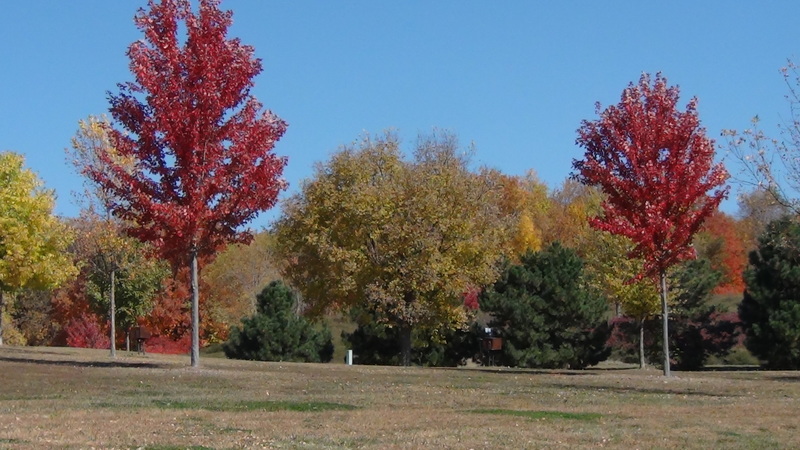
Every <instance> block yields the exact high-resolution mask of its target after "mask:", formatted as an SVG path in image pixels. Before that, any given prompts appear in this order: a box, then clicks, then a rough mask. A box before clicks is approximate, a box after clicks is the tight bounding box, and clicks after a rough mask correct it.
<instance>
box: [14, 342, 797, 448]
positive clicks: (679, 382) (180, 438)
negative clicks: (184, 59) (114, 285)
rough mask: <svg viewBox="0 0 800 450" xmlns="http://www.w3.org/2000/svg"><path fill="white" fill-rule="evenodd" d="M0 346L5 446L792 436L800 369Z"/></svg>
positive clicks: (791, 441) (540, 443) (729, 443)
mask: <svg viewBox="0 0 800 450" xmlns="http://www.w3.org/2000/svg"><path fill="white" fill-rule="evenodd" d="M188 364H189V359H188V357H175V356H161V355H146V356H129V355H126V354H125V353H124V352H122V353H121V355H120V356H119V357H118V358H117V359H116V360H111V359H109V358H108V356H107V352H106V351H99V350H83V349H67V348H64V349H62V348H20V347H0V372H1V373H2V374H3V379H2V384H0V448H42V447H45V448H47V447H50V448H52V447H56V448H91V447H100V448H108V447H114V448H139V447H143V448H153V449H171V448H262V447H269V448H296V447H302V448H338V447H370V448H392V447H411V448H433V447H438V448H441V447H447V448H465V449H466V448H490V447H491V448H542V447H547V448H559V447H562V448H576V447H577V448H588V447H591V448H596V447H609V448H686V447H690V448H709V447H716V448H791V447H794V448H797V447H800V422H799V421H798V419H797V416H798V411H800V373H797V372H767V371H718V372H693V373H686V372H677V373H676V375H675V376H674V377H671V378H668V379H667V378H664V377H662V376H661V375H660V372H658V371H656V370H646V371H640V370H636V369H626V368H606V369H595V370H584V371H539V370H516V369H498V368H458V369H429V368H399V367H369V366H345V365H343V364H286V363H259V362H245V361H229V360H225V359H220V358H205V359H202V360H201V364H202V368H200V369H191V368H189V367H187V366H188Z"/></svg>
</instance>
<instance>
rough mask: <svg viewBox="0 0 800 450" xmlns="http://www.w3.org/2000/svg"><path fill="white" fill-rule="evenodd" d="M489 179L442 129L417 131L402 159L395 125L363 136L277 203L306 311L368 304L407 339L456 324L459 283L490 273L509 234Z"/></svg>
mask: <svg viewBox="0 0 800 450" xmlns="http://www.w3.org/2000/svg"><path fill="white" fill-rule="evenodd" d="M495 179H496V177H490V176H488V174H487V173H486V172H485V171H482V172H479V173H475V172H472V171H471V170H470V169H469V161H468V158H467V156H466V154H464V153H463V152H461V151H460V150H459V148H458V143H457V140H456V138H455V137H454V136H452V135H449V134H434V135H432V136H426V137H421V138H419V140H418V142H417V146H416V150H415V152H414V158H413V160H411V161H406V160H404V159H403V157H402V154H401V151H400V147H399V141H398V138H397V137H396V136H395V135H394V134H391V133H387V134H385V135H383V136H380V137H378V138H377V139H373V138H370V137H365V138H364V139H363V140H362V141H361V142H359V143H358V144H356V145H355V146H351V147H346V148H344V149H342V150H341V151H339V152H338V153H336V154H335V155H333V157H332V158H331V160H330V161H329V162H327V163H325V164H322V165H319V166H318V167H317V169H316V173H315V176H314V178H313V179H312V180H311V181H309V182H307V183H306V184H305V185H304V186H303V189H302V192H300V193H298V194H296V195H295V196H293V197H291V198H290V199H288V200H287V202H286V203H285V204H284V209H283V217H282V218H281V219H280V221H279V222H278V223H277V227H276V237H277V242H278V253H279V254H280V256H281V258H282V259H283V260H285V261H286V262H287V265H286V267H285V269H284V273H285V275H286V277H287V278H288V279H289V280H290V281H291V283H292V285H294V286H297V287H298V289H299V290H300V291H301V292H302V294H303V297H304V299H305V300H306V301H307V302H309V305H310V307H311V309H312V311H314V312H317V313H319V312H321V311H323V310H325V309H327V308H331V307H340V308H345V309H346V308H349V307H353V306H360V307H363V309H365V310H370V311H375V313H376V315H377V317H378V318H379V319H378V320H380V321H381V322H383V323H385V324H387V325H390V326H398V327H400V328H402V329H404V334H403V336H404V337H405V339H406V342H407V344H408V345H410V341H411V333H410V330H411V328H412V327H418V326H423V327H427V329H430V330H438V329H441V328H458V327H460V326H462V325H463V324H464V323H465V322H466V320H467V318H468V315H467V312H466V310H465V308H464V307H463V296H462V294H463V293H464V292H465V291H468V290H469V289H470V288H472V287H473V286H482V285H486V284H487V283H490V282H492V281H493V280H494V279H495V277H496V275H497V265H496V262H497V261H498V259H499V257H500V255H501V254H502V252H503V245H504V243H505V242H506V241H507V238H506V236H507V232H506V228H507V227H506V219H505V218H504V217H503V216H502V215H501V213H500V210H499V206H498V205H499V200H500V196H501V191H500V186H499V185H497V184H496V183H495V182H494V180H495ZM403 352H404V354H405V355H406V356H408V358H406V359H405V361H406V362H408V361H410V353H409V352H410V348H409V347H408V346H406V347H404V348H403Z"/></svg>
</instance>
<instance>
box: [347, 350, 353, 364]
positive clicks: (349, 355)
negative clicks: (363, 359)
mask: <svg viewBox="0 0 800 450" xmlns="http://www.w3.org/2000/svg"><path fill="white" fill-rule="evenodd" d="M347 365H348V366H352V365H353V351H352V350H348V351H347Z"/></svg>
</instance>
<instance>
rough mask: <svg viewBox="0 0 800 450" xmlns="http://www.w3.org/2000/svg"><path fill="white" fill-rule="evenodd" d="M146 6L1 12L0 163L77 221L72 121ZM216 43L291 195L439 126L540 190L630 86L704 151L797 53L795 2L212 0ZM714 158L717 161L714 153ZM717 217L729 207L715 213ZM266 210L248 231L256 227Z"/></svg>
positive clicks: (89, 103) (755, 106)
mask: <svg viewBox="0 0 800 450" xmlns="http://www.w3.org/2000/svg"><path fill="white" fill-rule="evenodd" d="M144 5H145V1H132V0H131V1H127V0H126V1H120V0H115V1H109V0H80V1H69V2H68V1H56V0H50V1H43V0H28V1H24V2H21V1H9V2H4V3H3V5H2V6H3V8H2V9H3V12H2V19H0V20H2V26H0V61H2V70H1V71H0V150H12V151H16V152H19V153H22V154H24V155H25V156H26V164H27V166H28V167H30V168H32V169H33V170H35V171H36V172H37V173H38V174H39V176H40V177H41V178H42V179H43V180H44V181H45V183H46V185H47V186H48V187H49V188H52V189H55V190H56V193H57V195H58V200H57V207H56V212H57V213H58V214H61V215H65V216H74V215H76V214H77V207H76V206H75V204H74V200H73V198H72V195H71V192H72V191H76V190H78V189H79V188H80V185H81V179H80V177H79V176H78V175H76V174H75V173H74V171H73V169H72V167H71V166H70V165H68V164H67V163H66V159H65V155H64V149H65V148H66V147H68V146H69V142H70V138H71V136H73V135H74V133H75V131H76V129H77V122H78V120H80V119H83V118H85V117H87V116H88V115H90V114H103V113H105V112H106V111H107V107H108V104H107V101H106V92H107V91H109V90H112V91H115V90H116V83H118V82H124V81H129V80H131V75H130V73H129V71H128V60H127V57H126V56H125V51H126V49H127V47H128V45H129V44H130V43H131V42H133V41H134V40H137V39H139V38H140V37H141V35H140V33H139V31H138V30H137V29H136V27H135V26H134V24H133V21H132V18H133V16H134V14H135V12H136V9H137V8H138V7H141V6H144ZM222 6H223V7H224V8H226V9H232V10H233V11H234V24H233V26H232V28H231V30H230V36H232V37H239V38H241V39H242V41H243V42H245V43H247V44H250V45H253V46H254V47H255V49H256V55H257V56H258V57H259V58H261V59H262V60H263V65H264V71H263V72H262V74H261V75H260V76H259V77H258V78H257V79H256V87H255V89H254V91H253V93H254V94H255V95H256V96H257V97H258V99H259V100H260V101H261V102H262V103H264V105H265V106H266V107H267V108H269V109H272V110H273V111H274V112H275V113H277V114H278V115H279V116H281V117H282V118H284V119H285V120H286V121H288V122H289V129H288V131H287V133H286V135H285V137H284V138H283V139H282V140H281V141H280V142H279V143H278V145H277V146H276V151H277V153H279V154H281V155H286V156H288V157H289V165H288V167H287V170H286V172H285V175H286V178H287V179H288V180H289V182H290V184H291V188H290V192H291V191H294V190H295V189H297V188H298V187H299V186H300V183H301V181H302V180H303V179H304V178H307V177H309V176H310V175H311V174H312V168H313V164H314V163H315V162H318V161H324V160H326V159H327V158H328V157H329V156H330V154H331V153H332V152H334V151H335V150H336V149H337V148H338V147H339V146H340V145H342V144H346V143H350V142H352V141H353V140H355V139H356V138H357V137H358V136H359V135H360V134H361V133H363V132H371V133H378V132H381V131H382V130H384V129H387V128H394V129H396V130H398V132H399V134H400V136H401V137H402V138H403V139H404V140H405V142H406V143H408V144H412V143H413V142H414V140H415V138H416V135H417V134H418V133H420V132H423V133H424V132H428V131H430V130H431V129H432V128H434V127H436V128H442V129H448V130H450V131H452V132H455V133H456V134H458V135H459V137H460V139H461V141H462V143H464V144H468V143H470V142H473V143H474V144H475V146H476V148H477V153H476V155H475V159H476V161H477V162H478V163H481V164H486V165H489V166H492V167H495V168H498V169H500V170H502V171H503V172H506V173H509V174H524V173H525V172H526V171H528V170H530V169H533V170H535V171H536V172H537V173H538V174H539V176H540V178H541V179H543V180H544V181H545V182H547V183H548V184H549V185H550V186H551V187H554V186H557V185H559V184H560V183H561V182H562V181H563V180H564V179H565V178H566V177H567V176H568V175H569V173H570V170H571V162H572V160H573V159H574V158H580V157H582V155H583V152H582V150H581V149H580V148H578V147H576V146H575V144H574V142H575V136H576V134H575V130H576V129H577V128H578V126H579V125H580V121H581V120H582V119H592V118H594V117H595V110H594V104H595V102H596V101H599V102H601V103H602V104H603V105H608V104H611V103H616V102H617V101H618V100H619V95H620V93H621V91H622V90H623V89H624V88H625V87H626V85H627V84H628V83H629V82H631V81H636V80H638V78H639V76H640V74H641V73H642V72H650V73H653V72H657V71H661V72H663V73H664V74H665V75H666V77H667V78H668V80H669V81H670V83H671V84H678V85H679V86H680V87H681V92H682V98H683V99H684V100H688V98H689V97H691V96H697V97H698V98H699V100H700V104H699V111H700V117H701V120H702V121H703V124H704V125H705V127H706V128H707V130H708V134H709V136H711V137H714V138H717V137H718V136H719V133H720V131H721V130H722V129H725V128H736V129H742V128H745V127H747V126H748V125H749V121H750V118H751V117H753V116H754V115H756V114H758V115H759V116H760V117H761V119H762V123H763V125H764V126H765V129H766V130H767V131H770V130H773V129H774V125H775V124H777V123H778V122H779V121H780V120H781V117H782V116H784V117H785V116H786V115H787V112H788V110H787V106H786V102H785V100H784V97H783V96H784V94H785V92H786V89H785V86H784V84H783V79H782V77H781V76H780V74H779V72H778V70H779V68H780V67H782V66H783V65H784V64H785V62H786V59H787V58H790V57H794V56H800V27H798V26H797V19H798V17H800V2H797V1H772V2H745V1H701V2H698V1H674V2H645V1H641V0H638V1H611V2H589V1H585V2H577V1H564V2H537V1H533V0H530V1H504V2H489V1H485V0H483V1H471V0H443V1H433V2H430V1H422V0H411V1H395V2H388V1H368V0H363V1H322V0H319V1H302V0H301V1H271V0H269V1H268V0H225V1H223V3H222ZM722 153H723V152H721V154H720V157H722ZM726 209H727V210H729V211H734V210H735V203H734V202H728V204H727V206H726ZM276 214H277V210H276V211H273V212H272V213H269V214H266V215H264V216H263V217H261V218H260V219H259V220H257V221H256V223H255V224H254V225H255V226H260V225H264V224H265V223H266V222H267V221H268V220H269V219H270V218H273V217H275V216H276Z"/></svg>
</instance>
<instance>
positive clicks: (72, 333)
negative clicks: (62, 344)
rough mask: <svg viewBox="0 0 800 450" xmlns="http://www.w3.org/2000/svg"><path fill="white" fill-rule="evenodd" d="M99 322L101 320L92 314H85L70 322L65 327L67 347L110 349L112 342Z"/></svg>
mask: <svg viewBox="0 0 800 450" xmlns="http://www.w3.org/2000/svg"><path fill="white" fill-rule="evenodd" d="M99 322H100V319H98V318H97V316H95V315H94V314H90V313H83V314H81V315H80V316H79V317H75V318H73V319H72V320H70V321H69V323H68V324H67V326H66V327H64V331H66V334H67V345H68V346H70V347H82V348H110V345H111V344H110V342H111V341H110V340H109V337H108V333H107V332H106V330H105V329H104V328H103V327H102V326H101V325H100V323H99Z"/></svg>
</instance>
